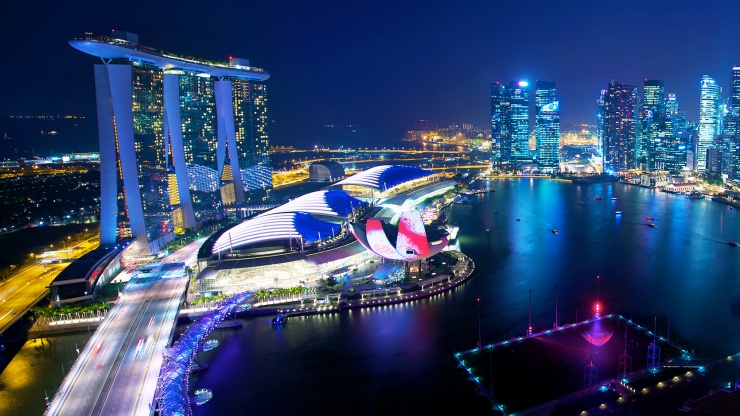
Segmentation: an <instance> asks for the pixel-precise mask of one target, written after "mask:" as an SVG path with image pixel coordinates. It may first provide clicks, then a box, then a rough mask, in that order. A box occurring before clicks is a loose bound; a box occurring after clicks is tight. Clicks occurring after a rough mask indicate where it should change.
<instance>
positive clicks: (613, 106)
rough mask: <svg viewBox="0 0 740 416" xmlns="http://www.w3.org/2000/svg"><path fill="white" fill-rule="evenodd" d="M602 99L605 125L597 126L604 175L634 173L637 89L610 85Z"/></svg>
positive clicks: (613, 83)
mask: <svg viewBox="0 0 740 416" xmlns="http://www.w3.org/2000/svg"><path fill="white" fill-rule="evenodd" d="M602 97H603V114H604V116H603V117H604V121H603V123H601V122H600V124H601V125H602V133H601V137H602V141H603V145H602V146H603V150H602V151H603V157H604V171H605V172H608V173H616V172H619V171H620V170H626V169H634V168H635V167H636V163H637V158H636V155H635V150H636V145H637V137H636V129H637V126H636V124H637V88H635V87H633V86H631V85H624V84H620V83H618V82H616V81H612V82H610V83H609V85H608V88H607V89H606V92H604V93H602Z"/></svg>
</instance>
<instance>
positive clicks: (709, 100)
mask: <svg viewBox="0 0 740 416" xmlns="http://www.w3.org/2000/svg"><path fill="white" fill-rule="evenodd" d="M720 111H721V101H720V87H719V85H717V83H716V82H715V81H714V80H713V79H712V78H711V77H709V76H707V75H704V76H703V77H702V79H701V94H700V100H699V142H698V144H697V149H696V171H697V172H698V173H704V172H705V171H706V170H707V150H708V149H709V148H710V147H711V146H712V144H713V143H714V137H715V136H716V135H717V134H719V130H720V125H721V123H720Z"/></svg>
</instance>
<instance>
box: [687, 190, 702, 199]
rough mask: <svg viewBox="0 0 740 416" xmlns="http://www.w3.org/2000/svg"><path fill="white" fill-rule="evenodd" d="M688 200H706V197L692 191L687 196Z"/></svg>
mask: <svg viewBox="0 0 740 416" xmlns="http://www.w3.org/2000/svg"><path fill="white" fill-rule="evenodd" d="M686 198H687V199H704V195H703V194H702V193H701V192H699V191H691V192H689V193H688V194H687V195H686Z"/></svg>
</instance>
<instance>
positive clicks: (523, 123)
mask: <svg viewBox="0 0 740 416" xmlns="http://www.w3.org/2000/svg"><path fill="white" fill-rule="evenodd" d="M491 138H492V146H491V161H492V164H493V168H494V169H501V168H502V167H504V165H509V164H516V162H517V161H520V160H525V159H529V158H530V153H529V83H528V82H527V81H518V82H511V83H509V85H508V86H503V85H501V84H500V83H498V82H495V83H493V84H491Z"/></svg>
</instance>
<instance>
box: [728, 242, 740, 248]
mask: <svg viewBox="0 0 740 416" xmlns="http://www.w3.org/2000/svg"><path fill="white" fill-rule="evenodd" d="M727 244H729V245H730V246H732V247H737V246H740V243H738V242H737V241H730V242H729V243H727Z"/></svg>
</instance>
